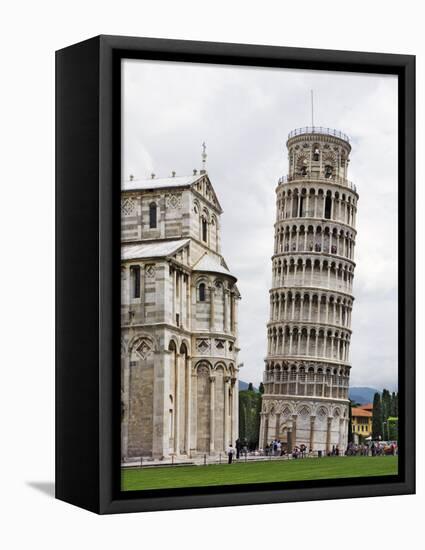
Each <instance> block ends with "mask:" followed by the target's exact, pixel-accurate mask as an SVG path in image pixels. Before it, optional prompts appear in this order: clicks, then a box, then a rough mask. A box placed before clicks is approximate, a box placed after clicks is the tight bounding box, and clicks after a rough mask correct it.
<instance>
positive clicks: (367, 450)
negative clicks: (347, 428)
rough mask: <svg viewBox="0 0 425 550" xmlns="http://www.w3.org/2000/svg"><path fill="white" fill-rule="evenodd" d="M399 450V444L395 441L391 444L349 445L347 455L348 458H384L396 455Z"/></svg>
mask: <svg viewBox="0 0 425 550" xmlns="http://www.w3.org/2000/svg"><path fill="white" fill-rule="evenodd" d="M397 450H398V449H397V444H396V443H395V442H394V441H392V442H390V443H386V442H383V441H371V442H370V443H362V444H358V445H356V444H354V443H349V444H348V447H347V450H346V452H345V454H346V455H347V456H383V455H396V454H397Z"/></svg>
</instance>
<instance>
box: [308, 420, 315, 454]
mask: <svg viewBox="0 0 425 550" xmlns="http://www.w3.org/2000/svg"><path fill="white" fill-rule="evenodd" d="M315 420H316V417H315V416H314V415H312V416H310V443H309V450H310V449H312V450H314V422H315Z"/></svg>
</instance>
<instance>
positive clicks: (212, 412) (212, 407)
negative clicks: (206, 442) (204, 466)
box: [210, 376, 215, 454]
mask: <svg viewBox="0 0 425 550" xmlns="http://www.w3.org/2000/svg"><path fill="white" fill-rule="evenodd" d="M214 382H215V376H210V454H213V453H214V440H215V391H214V389H215V384H214Z"/></svg>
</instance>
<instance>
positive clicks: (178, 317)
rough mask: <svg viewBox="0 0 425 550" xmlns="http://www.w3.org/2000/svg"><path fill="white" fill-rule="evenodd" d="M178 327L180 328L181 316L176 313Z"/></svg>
mask: <svg viewBox="0 0 425 550" xmlns="http://www.w3.org/2000/svg"><path fill="white" fill-rule="evenodd" d="M176 325H177V326H178V327H179V326H180V314H179V313H176Z"/></svg>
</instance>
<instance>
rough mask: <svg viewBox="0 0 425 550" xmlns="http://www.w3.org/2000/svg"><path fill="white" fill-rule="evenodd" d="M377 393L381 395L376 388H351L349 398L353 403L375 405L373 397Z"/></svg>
mask: <svg viewBox="0 0 425 550" xmlns="http://www.w3.org/2000/svg"><path fill="white" fill-rule="evenodd" d="M376 392H378V393H381V392H380V391H379V390H377V389H375V388H350V391H349V394H348V397H349V398H350V399H351V401H355V402H356V403H360V405H365V404H366V403H373V396H374V395H375V393H376Z"/></svg>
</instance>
